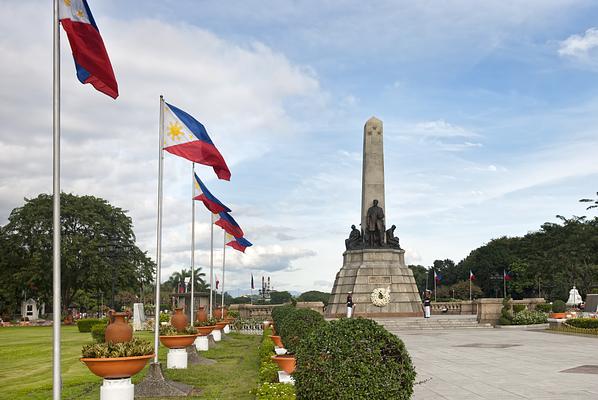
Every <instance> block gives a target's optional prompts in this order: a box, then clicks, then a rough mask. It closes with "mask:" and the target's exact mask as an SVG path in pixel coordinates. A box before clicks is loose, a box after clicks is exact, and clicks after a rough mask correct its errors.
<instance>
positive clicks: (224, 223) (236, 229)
mask: <svg viewBox="0 0 598 400" xmlns="http://www.w3.org/2000/svg"><path fill="white" fill-rule="evenodd" d="M218 216H219V218H218V220H217V221H216V222H214V223H215V224H216V225H218V226H219V227H221V228H222V229H224V230H225V231H226V233H228V234H229V235H232V236H234V237H239V238H240V237H243V236H244V234H243V229H241V227H240V226H239V224H237V221H235V220H234V218H233V217H231V216H230V214H228V213H225V212H220V213H218Z"/></svg>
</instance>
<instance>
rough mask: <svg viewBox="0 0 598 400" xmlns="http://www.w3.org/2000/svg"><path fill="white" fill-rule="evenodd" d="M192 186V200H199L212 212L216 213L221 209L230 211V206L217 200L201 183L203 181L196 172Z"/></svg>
mask: <svg viewBox="0 0 598 400" xmlns="http://www.w3.org/2000/svg"><path fill="white" fill-rule="evenodd" d="M194 188H195V189H194V191H195V192H194V195H193V200H199V201H201V202H202V203H203V204H204V206H206V208H207V209H208V210H210V211H211V212H212V213H213V214H218V213H219V212H222V211H226V212H230V211H231V210H230V208H228V207H227V206H225V205H224V204H222V202H221V201H220V200H218V199H217V198H216V197H215V196H214V195H213V194H212V193H210V191H209V190H208V188H207V187H206V185H204V184H203V182H202V181H201V179H199V177H198V176H197V174H195V185H194Z"/></svg>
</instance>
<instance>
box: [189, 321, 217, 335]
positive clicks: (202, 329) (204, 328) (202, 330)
mask: <svg viewBox="0 0 598 400" xmlns="http://www.w3.org/2000/svg"><path fill="white" fill-rule="evenodd" d="M216 322H217V321H216V318H208V319H207V320H205V321H195V322H193V326H194V327H195V328H196V329H197V331H198V332H199V335H200V336H206V335H209V334H210V332H212V331H213V330H214V329H215V328H216Z"/></svg>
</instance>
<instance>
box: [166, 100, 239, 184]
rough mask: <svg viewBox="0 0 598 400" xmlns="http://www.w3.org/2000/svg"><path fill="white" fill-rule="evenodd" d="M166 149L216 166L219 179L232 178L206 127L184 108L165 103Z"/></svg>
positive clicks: (177, 154) (192, 159)
mask: <svg viewBox="0 0 598 400" xmlns="http://www.w3.org/2000/svg"><path fill="white" fill-rule="evenodd" d="M164 150H166V151H167V152H169V153H172V154H174V155H176V156H179V157H183V158H186V159H187V160H189V161H193V162H196V163H198V164H203V165H207V166H210V167H212V168H214V172H215V173H216V175H217V176H218V178H219V179H224V180H227V181H229V180H230V170H229V169H228V166H227V165H226V162H225V161H224V158H223V157H222V155H221V154H220V152H219V151H218V149H217V148H216V146H214V143H212V139H210V136H209V135H208V132H207V131H206V128H205V127H204V126H203V125H202V124H201V123H200V122H199V121H197V120H196V119H195V118H193V117H192V116H191V115H189V114H187V113H186V112H184V111H183V110H181V109H179V108H177V107H175V106H173V105H172V104H168V103H164Z"/></svg>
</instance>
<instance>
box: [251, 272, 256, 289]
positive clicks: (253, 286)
mask: <svg viewBox="0 0 598 400" xmlns="http://www.w3.org/2000/svg"><path fill="white" fill-rule="evenodd" d="M253 289H255V285H254V284H253V274H251V290H253Z"/></svg>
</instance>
